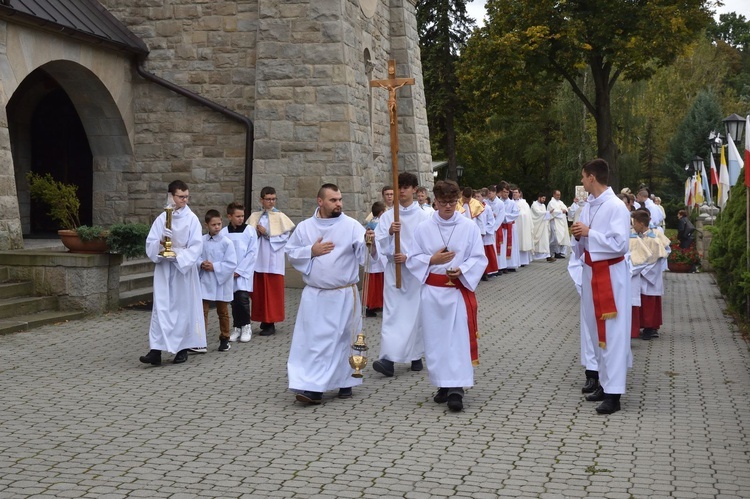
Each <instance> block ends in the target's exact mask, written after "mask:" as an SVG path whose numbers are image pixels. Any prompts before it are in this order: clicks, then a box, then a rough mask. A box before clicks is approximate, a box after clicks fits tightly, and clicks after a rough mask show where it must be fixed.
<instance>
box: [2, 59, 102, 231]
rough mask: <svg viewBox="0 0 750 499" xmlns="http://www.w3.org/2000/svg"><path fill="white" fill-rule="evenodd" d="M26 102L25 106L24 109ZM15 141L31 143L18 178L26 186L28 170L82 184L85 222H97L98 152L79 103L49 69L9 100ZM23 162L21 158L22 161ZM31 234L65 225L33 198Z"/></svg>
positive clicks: (32, 76)
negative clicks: (94, 209)
mask: <svg viewBox="0 0 750 499" xmlns="http://www.w3.org/2000/svg"><path fill="white" fill-rule="evenodd" d="M21 107H23V109H21ZM8 121H9V128H10V132H11V143H13V142H14V139H15V140H16V142H15V143H16V145H19V146H20V145H21V144H26V145H28V150H27V151H23V152H22V151H20V150H19V151H18V152H19V154H21V155H23V154H24V152H25V154H26V155H27V157H26V158H23V159H25V161H23V160H22V161H21V163H22V164H23V163H25V164H26V165H28V167H27V168H24V170H25V171H24V172H23V173H24V174H23V176H21V178H20V179H18V180H19V181H20V182H23V184H21V185H24V186H25V185H26V183H25V182H26V179H25V174H26V172H27V171H31V172H34V173H38V174H41V175H44V174H45V173H50V174H51V175H52V177H53V178H54V179H55V180H57V181H60V182H64V183H67V184H74V185H77V186H78V197H79V198H80V200H81V211H80V213H79V216H80V219H81V223H83V224H91V223H92V197H93V192H92V188H93V156H92V154H91V148H90V147H89V142H88V138H87V136H86V131H85V130H84V128H83V124H82V123H81V119H80V117H79V116H78V112H77V111H76V108H75V106H74V105H73V102H72V101H71V100H70V97H68V94H67V93H66V92H65V90H63V88H62V87H61V86H60V85H59V84H58V83H57V82H56V81H55V80H54V79H53V78H51V77H50V76H49V75H48V74H47V73H46V72H45V71H43V70H36V71H34V72H33V73H31V74H30V75H29V76H28V77H27V78H26V79H24V81H23V82H22V83H21V85H20V86H19V87H18V89H17V90H16V92H15V93H14V95H13V98H12V99H11V100H10V102H9V104H8ZM16 164H18V163H16ZM27 206H28V212H27V213H28V220H27V223H26V224H24V232H25V233H26V235H43V234H48V233H53V232H55V231H57V229H59V228H60V227H58V226H57V224H56V223H55V222H54V221H52V220H50V218H49V216H48V215H47V213H48V211H49V207H48V206H46V205H44V204H42V203H39V202H36V201H34V200H31V199H29V200H28V205H27Z"/></svg>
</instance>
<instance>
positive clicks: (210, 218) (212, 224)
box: [198, 210, 237, 352]
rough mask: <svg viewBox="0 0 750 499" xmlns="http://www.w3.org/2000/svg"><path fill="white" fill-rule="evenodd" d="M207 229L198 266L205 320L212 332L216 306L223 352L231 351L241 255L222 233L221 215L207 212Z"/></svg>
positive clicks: (214, 211)
mask: <svg viewBox="0 0 750 499" xmlns="http://www.w3.org/2000/svg"><path fill="white" fill-rule="evenodd" d="M205 221H206V228H207V229H208V233H207V234H204V236H203V251H202V252H201V258H200V263H199V264H198V269H199V270H198V276H199V277H200V281H201V293H202V297H203V319H204V322H205V325H206V331H208V310H209V307H210V305H211V303H214V304H215V305H216V314H217V315H218V316H219V331H220V333H219V351H220V352H227V351H229V348H230V345H229V334H230V331H229V304H230V303H231V301H232V278H233V277H234V269H235V268H237V254H236V252H235V251H234V245H233V244H232V242H231V241H230V240H229V239H228V238H226V237H224V235H223V234H222V233H221V229H222V225H223V224H222V221H221V213H219V212H218V211H217V210H208V211H207V212H206V217H205Z"/></svg>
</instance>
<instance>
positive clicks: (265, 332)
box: [258, 324, 276, 336]
mask: <svg viewBox="0 0 750 499" xmlns="http://www.w3.org/2000/svg"><path fill="white" fill-rule="evenodd" d="M274 334H276V326H275V325H274V324H266V328H265V329H261V330H260V333H258V335H260V336H272V335H274Z"/></svg>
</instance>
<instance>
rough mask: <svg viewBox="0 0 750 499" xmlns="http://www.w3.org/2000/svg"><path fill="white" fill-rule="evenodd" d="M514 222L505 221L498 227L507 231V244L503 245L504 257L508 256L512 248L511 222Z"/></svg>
mask: <svg viewBox="0 0 750 499" xmlns="http://www.w3.org/2000/svg"><path fill="white" fill-rule="evenodd" d="M514 223H515V222H505V223H503V224H502V225H501V226H500V227H501V228H502V229H505V230H507V231H508V245H507V246H506V247H505V258H510V251H511V249H513V224H514Z"/></svg>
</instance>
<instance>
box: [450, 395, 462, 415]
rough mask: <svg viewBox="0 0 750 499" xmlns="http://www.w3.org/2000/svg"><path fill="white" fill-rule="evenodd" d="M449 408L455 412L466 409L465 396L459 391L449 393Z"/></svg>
mask: <svg viewBox="0 0 750 499" xmlns="http://www.w3.org/2000/svg"><path fill="white" fill-rule="evenodd" d="M448 409H450V410H451V411H453V412H459V411H462V410H463V409H464V398H463V397H462V396H461V394H459V393H451V394H450V395H448Z"/></svg>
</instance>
